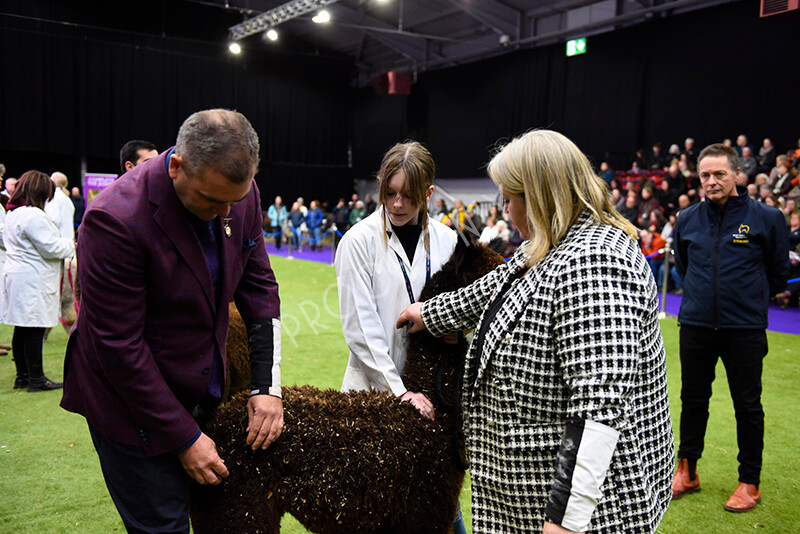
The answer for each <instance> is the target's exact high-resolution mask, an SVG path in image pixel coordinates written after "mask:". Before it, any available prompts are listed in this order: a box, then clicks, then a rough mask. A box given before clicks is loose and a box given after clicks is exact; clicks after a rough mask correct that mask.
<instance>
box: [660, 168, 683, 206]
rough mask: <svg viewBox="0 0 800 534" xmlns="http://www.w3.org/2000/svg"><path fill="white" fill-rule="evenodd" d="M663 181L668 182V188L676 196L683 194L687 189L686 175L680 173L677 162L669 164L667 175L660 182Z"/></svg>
mask: <svg viewBox="0 0 800 534" xmlns="http://www.w3.org/2000/svg"><path fill="white" fill-rule="evenodd" d="M664 182H667V183H668V184H669V189H670V191H672V192H673V194H674V195H675V197H676V198H677V197H679V196H681V195H683V194H684V193H686V191H687V190H688V188H687V187H686V177H685V176H684V175H683V174H682V173H681V170H680V167H679V166H678V164H677V163H676V164H674V165H670V166H669V169H668V170H667V175H666V176H665V177H664V179H663V180H662V181H661V183H662V184H663V183H664Z"/></svg>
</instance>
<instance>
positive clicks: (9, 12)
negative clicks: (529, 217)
mask: <svg viewBox="0 0 800 534" xmlns="http://www.w3.org/2000/svg"><path fill="white" fill-rule="evenodd" d="M295 1H296V2H314V1H315V0H295ZM321 1H322V2H323V3H329V4H328V5H327V6H325V7H324V9H326V10H327V11H328V12H329V13H330V15H331V22H330V23H328V24H315V23H313V22H312V20H311V18H312V16H313V15H314V14H316V12H317V11H318V10H317V9H315V10H313V11H310V12H309V13H307V14H305V15H303V16H300V17H297V18H294V19H292V20H289V21H287V22H284V23H283V24H280V25H279V26H277V27H276V28H275V29H276V30H277V31H278V32H279V36H280V37H279V39H278V40H277V41H275V42H271V41H269V40H267V39H264V38H263V31H259V32H258V34H254V35H252V36H249V37H246V38H244V39H242V40H241V41H240V43H241V45H242V47H243V49H244V55H245V58H246V54H247V52H248V51H252V50H257V49H262V48H270V47H272V48H273V49H275V50H276V51H282V52H287V53H303V54H314V55H322V56H329V57H333V58H340V59H343V60H345V61H349V62H351V63H352V65H353V73H354V74H353V81H354V82H355V83H358V84H359V85H366V84H367V83H368V82H369V80H370V78H371V77H372V76H374V75H376V74H381V73H384V72H387V71H390V70H397V71H405V72H413V73H415V74H416V73H419V72H424V71H429V70H436V69H441V68H446V67H450V66H454V65H459V64H464V63H469V62H471V61H475V60H478V59H483V58H487V57H492V56H497V55H501V54H505V53H507V52H511V51H514V50H518V49H520V48H531V47H535V46H540V45H544V44H553V43H557V42H564V41H566V40H568V39H572V38H575V37H581V36H588V35H592V34H596V33H602V32H608V31H613V30H614V29H618V28H622V27H626V26H630V25H633V24H638V23H641V22H645V21H648V20H651V19H654V18H663V17H669V16H671V15H675V14H680V13H685V12H687V11H692V10H697V9H701V8H705V7H709V6H712V5H717V4H722V3H727V2H729V1H732V0H554V1H553V0H339V1H333V0H321ZM284 4H286V2H285V1H284V0H136V1H131V0H120V1H117V2H107V1H104V2H100V1H96V0H81V1H64V0H61V1H59V0H51V1H43V2H27V1H25V0H5V1H4V2H3V5H2V8H0V17H7V18H8V20H12V19H13V21H14V24H15V25H17V24H20V23H24V24H28V25H29V26H31V27H32V28H34V29H36V30H38V31H54V30H56V29H59V30H61V31H73V32H84V33H86V34H93V33H102V32H108V31H111V32H115V33H118V34H119V33H121V34H126V33H128V34H130V35H131V36H135V37H136V38H137V39H139V42H140V40H141V36H142V35H144V36H148V35H149V36H153V38H172V39H190V40H200V41H206V42H208V43H218V44H219V47H220V49H223V48H224V47H225V46H226V42H227V41H228V40H229V28H230V27H231V26H233V25H236V24H239V23H241V22H243V21H245V20H248V19H251V18H253V17H256V16H258V15H259V14H261V13H264V12H265V11H268V10H270V9H273V8H276V7H278V6H281V5H284ZM91 37H96V36H94V35H91ZM243 60H244V61H246V59H244V58H243Z"/></svg>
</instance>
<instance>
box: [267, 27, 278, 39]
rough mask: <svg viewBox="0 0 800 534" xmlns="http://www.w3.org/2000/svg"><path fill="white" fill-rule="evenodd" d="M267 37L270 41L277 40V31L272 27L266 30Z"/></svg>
mask: <svg viewBox="0 0 800 534" xmlns="http://www.w3.org/2000/svg"><path fill="white" fill-rule="evenodd" d="M266 35H267V39H269V40H270V41H277V40H278V32H276V31H275V30H274V29H270V30H267V34H266Z"/></svg>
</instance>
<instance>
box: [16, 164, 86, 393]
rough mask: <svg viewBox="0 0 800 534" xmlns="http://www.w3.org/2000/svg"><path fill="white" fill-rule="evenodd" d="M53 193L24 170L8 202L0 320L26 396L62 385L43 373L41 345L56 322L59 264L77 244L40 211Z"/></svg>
mask: <svg viewBox="0 0 800 534" xmlns="http://www.w3.org/2000/svg"><path fill="white" fill-rule="evenodd" d="M54 189H55V186H54V184H53V182H52V181H51V180H50V177H49V176H48V175H47V174H45V173H43V172H39V171H28V172H26V173H25V174H23V175H22V177H21V178H20V179H19V182H18V183H17V189H16V191H15V192H14V194H13V195H12V196H11V198H10V199H9V201H8V204H7V207H8V209H9V212H8V215H7V217H6V227H5V232H4V241H5V246H6V263H5V266H4V267H3V280H2V286H1V287H0V302H2V309H0V317H1V319H0V320H2V322H3V323H5V324H7V325H11V326H14V334H13V337H12V341H11V345H12V348H13V352H14V362H15V363H16V366H17V376H16V380H15V381H14V388H15V389H19V388H27V389H28V391H29V392H33V391H47V390H51V389H58V388H60V387H61V383H60V382H54V381H52V380H50V379H49V378H47V377H46V376H45V374H44V369H43V366H42V343H43V340H44V330H45V328H48V327H53V326H55V325H56V324H58V311H59V291H58V289H59V274H60V272H61V264H62V262H63V260H64V259H66V258H68V257H70V256H71V255H72V253H73V251H74V250H75V244H74V242H73V241H72V238H69V237H61V235H60V234H59V231H58V228H56V225H55V223H53V221H52V220H51V219H50V217H48V216H47V215H46V214H45V212H44V206H45V203H46V202H47V201H48V200H50V199H51V198H52V196H53V192H54Z"/></svg>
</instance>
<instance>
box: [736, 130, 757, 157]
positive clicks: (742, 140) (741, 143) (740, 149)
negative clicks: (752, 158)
mask: <svg viewBox="0 0 800 534" xmlns="http://www.w3.org/2000/svg"><path fill="white" fill-rule="evenodd" d="M745 148H749V149H750V152H751V153H755V151H756V148H755V147H754V146H753V145H751V144H750V143H748V142H747V136H746V135H744V134H739V136H738V137H737V138H736V146H735V147H733V149H734V150H735V151H736V153H737V154H739V157H740V158H741V157H742V155H743V154H744V149H745Z"/></svg>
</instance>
